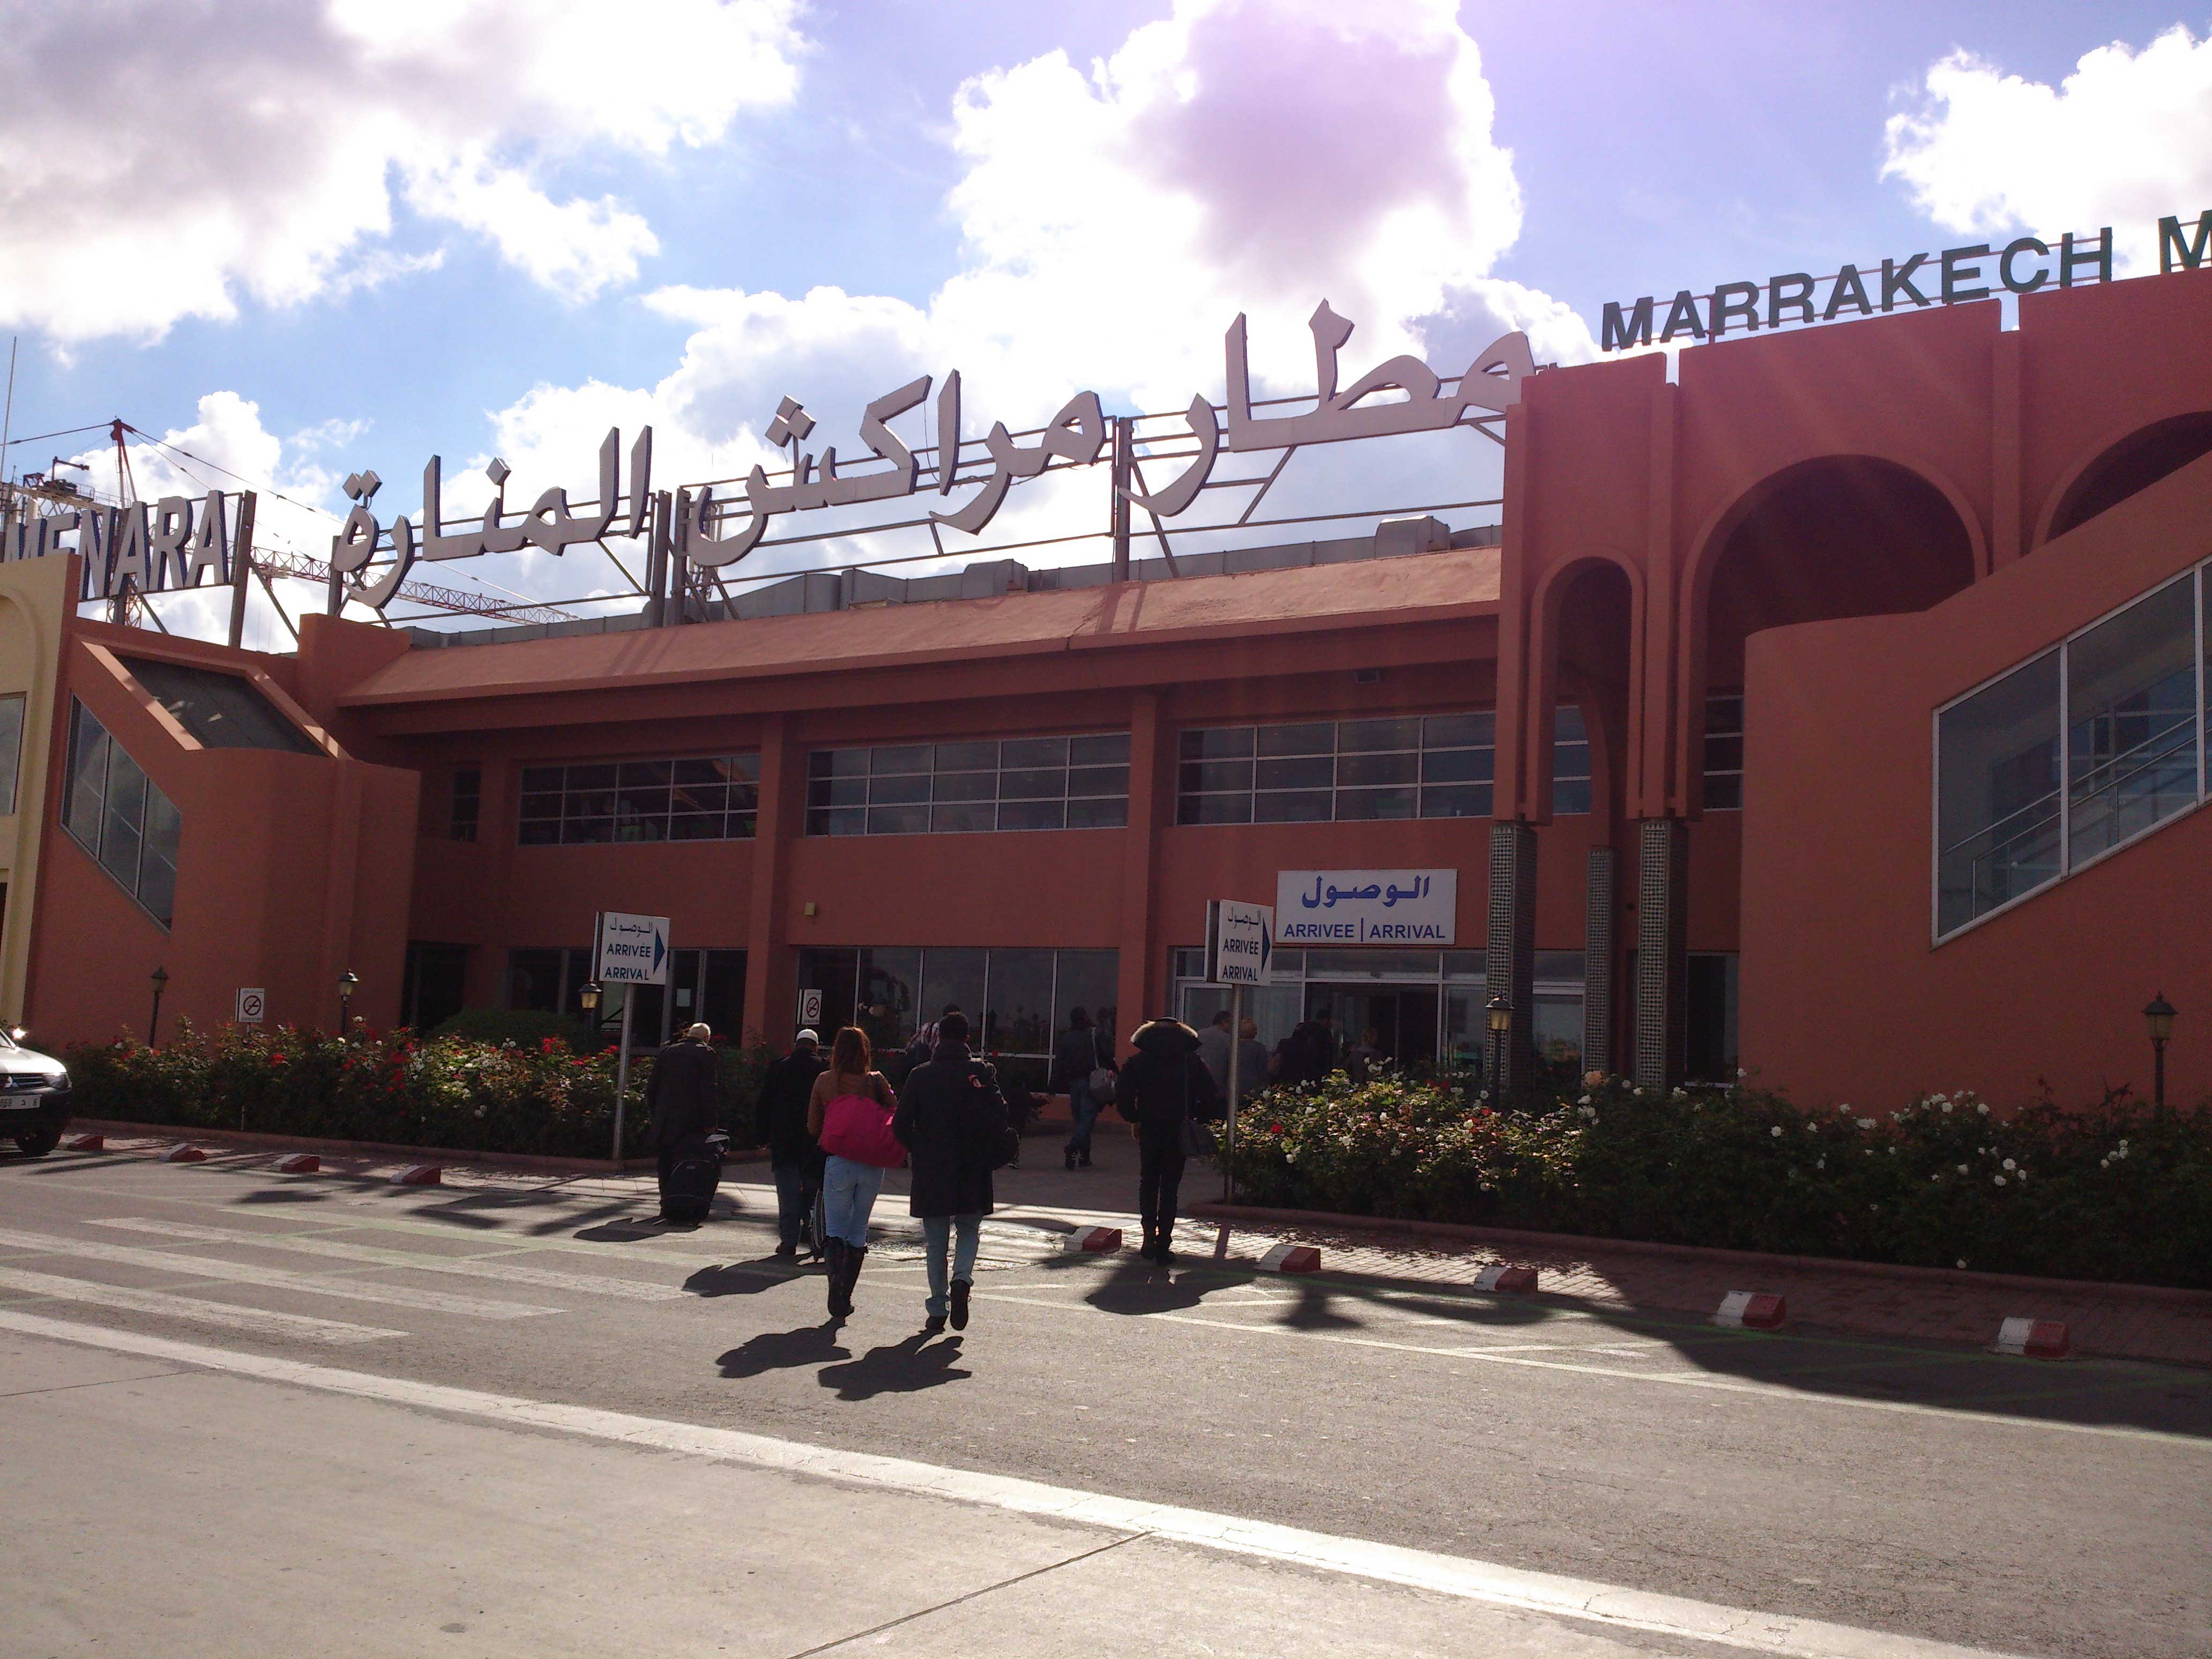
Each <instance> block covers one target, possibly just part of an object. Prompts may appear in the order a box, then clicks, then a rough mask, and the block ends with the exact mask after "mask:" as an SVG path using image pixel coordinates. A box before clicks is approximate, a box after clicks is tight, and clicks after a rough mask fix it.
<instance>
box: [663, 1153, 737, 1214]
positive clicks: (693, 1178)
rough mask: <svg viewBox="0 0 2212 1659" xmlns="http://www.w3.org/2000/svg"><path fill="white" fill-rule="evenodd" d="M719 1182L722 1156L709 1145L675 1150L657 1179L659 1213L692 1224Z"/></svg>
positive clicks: (706, 1205)
mask: <svg viewBox="0 0 2212 1659" xmlns="http://www.w3.org/2000/svg"><path fill="white" fill-rule="evenodd" d="M721 1184H722V1156H721V1153H720V1151H718V1150H717V1149H716V1148H714V1147H712V1146H705V1147H700V1148H696V1149H694V1150H689V1151H685V1152H679V1153H678V1154H677V1156H676V1160H675V1162H674V1163H672V1164H670V1165H669V1168H668V1174H667V1176H666V1178H665V1179H664V1180H663V1181H662V1182H661V1183H660V1213H661V1214H662V1215H663V1216H664V1217H665V1218H667V1219H668V1220H670V1221H675V1222H680V1223H683V1224H684V1225H696V1224H697V1223H699V1222H702V1221H704V1220H705V1219H706V1218H707V1211H708V1207H709V1206H711V1205H712V1204H713V1203H714V1189H715V1188H718V1187H720V1185H721Z"/></svg>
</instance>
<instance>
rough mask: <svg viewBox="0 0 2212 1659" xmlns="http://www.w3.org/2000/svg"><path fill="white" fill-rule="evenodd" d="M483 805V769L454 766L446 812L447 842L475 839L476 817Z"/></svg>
mask: <svg viewBox="0 0 2212 1659" xmlns="http://www.w3.org/2000/svg"><path fill="white" fill-rule="evenodd" d="M482 807H483V768H482V767H480V766H456V767H455V768H454V769H453V793H452V795H451V797H450V798H449V801H448V804H447V811H446V836H447V840H449V841H474V840H475V839H476V838H477V814H478V813H479V811H481V810H482Z"/></svg>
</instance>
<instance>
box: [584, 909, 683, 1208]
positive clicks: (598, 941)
mask: <svg viewBox="0 0 2212 1659" xmlns="http://www.w3.org/2000/svg"><path fill="white" fill-rule="evenodd" d="M592 941H593V943H592V978H593V979H595V980H597V981H599V983H600V984H602V985H622V986H631V985H666V984H667V983H668V918H667V917H666V916H637V915H629V914H628V913H627V912H625V911H621V910H602V911H600V912H599V916H598V918H597V920H596V924H595V926H594V927H593V928H592ZM635 1006H636V1004H635V999H634V998H633V997H632V996H631V995H630V994H629V992H628V991H627V990H625V991H624V992H623V1017H622V1040H621V1047H620V1048H619V1049H618V1051H617V1055H616V1059H615V1146H614V1152H613V1153H612V1154H611V1156H612V1158H613V1160H614V1162H615V1163H616V1164H621V1162H622V1142H623V1107H624V1105H625V1104H626V1103H628V1101H629V1022H630V1015H631V1012H633V1010H634V1009H635Z"/></svg>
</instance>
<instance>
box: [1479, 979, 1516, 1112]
mask: <svg viewBox="0 0 2212 1659" xmlns="http://www.w3.org/2000/svg"><path fill="white" fill-rule="evenodd" d="M1484 1013H1485V1016H1486V1018H1487V1020H1488V1023H1489V1025H1490V1093H1491V1097H1492V1099H1502V1098H1503V1097H1504V1073H1505V1043H1506V1034H1507V1033H1508V1032H1510V1030H1512V1029H1513V1005H1512V1004H1511V1003H1510V1002H1509V1001H1508V1000H1506V999H1505V996H1504V994H1503V993H1500V994H1498V995H1497V996H1494V997H1492V998H1491V1000H1490V1001H1489V1003H1488V1004H1487V1005H1486V1007H1485V1010H1484Z"/></svg>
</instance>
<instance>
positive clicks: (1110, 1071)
mask: <svg viewBox="0 0 2212 1659" xmlns="http://www.w3.org/2000/svg"><path fill="white" fill-rule="evenodd" d="M1114 1084H1115V1073H1114V1068H1113V1067H1112V1066H1100V1067H1098V1069H1097V1070H1096V1071H1094V1072H1093V1073H1091V1099H1093V1100H1095V1101H1097V1103H1099V1104H1100V1105H1101V1106H1111V1105H1112V1104H1113V1103H1114Z"/></svg>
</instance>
